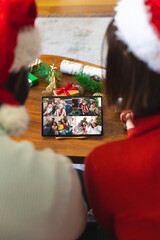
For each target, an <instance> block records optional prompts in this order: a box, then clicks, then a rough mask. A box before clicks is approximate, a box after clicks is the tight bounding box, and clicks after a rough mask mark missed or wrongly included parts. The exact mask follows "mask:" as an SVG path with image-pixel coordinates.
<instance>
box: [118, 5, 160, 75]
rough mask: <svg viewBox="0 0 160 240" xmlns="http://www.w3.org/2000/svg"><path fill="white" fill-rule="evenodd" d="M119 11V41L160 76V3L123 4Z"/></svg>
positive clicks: (119, 6)
mask: <svg viewBox="0 0 160 240" xmlns="http://www.w3.org/2000/svg"><path fill="white" fill-rule="evenodd" d="M115 11H116V14H115V21H114V24H115V26H116V27H117V32H116V35H117V37H118V39H119V40H121V41H123V42H124V43H125V44H126V45H127V46H128V51H131V52H132V53H133V54H134V55H135V56H136V57H137V58H138V59H139V60H141V61H143V62H145V63H146V64H147V66H148V68H149V69H151V70H153V71H155V72H157V73H160V0H120V1H119V2H118V4H117V6H116V8H115Z"/></svg>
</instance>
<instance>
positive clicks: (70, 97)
mask: <svg viewBox="0 0 160 240" xmlns="http://www.w3.org/2000/svg"><path fill="white" fill-rule="evenodd" d="M44 98H49V99H51V100H52V99H56V98H61V99H62V100H63V99H64V100H65V99H76V98H89V99H94V98H101V104H102V106H101V117H102V125H101V126H102V131H101V134H78V135H74V134H73V135H44V134H43V99H44ZM89 116H91V115H89ZM97 116H98V115H97ZM66 117H67V116H66ZM68 117H69V116H68ZM70 117H72V116H70ZM73 117H78V116H74V115H73ZM84 117H87V116H85V115H84ZM92 117H93V116H92ZM103 128H104V127H103V97H102V96H84V95H83V96H43V97H42V99H41V135H42V136H43V137H51V138H59V137H63V138H76V137H77V138H78V137H101V136H103V134H104V129H103Z"/></svg>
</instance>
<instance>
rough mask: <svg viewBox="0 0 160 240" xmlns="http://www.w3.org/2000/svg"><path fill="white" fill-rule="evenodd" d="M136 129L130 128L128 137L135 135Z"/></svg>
mask: <svg viewBox="0 0 160 240" xmlns="http://www.w3.org/2000/svg"><path fill="white" fill-rule="evenodd" d="M135 131H136V129H135V128H130V129H128V130H127V134H128V137H131V136H132V135H133V134H134V133H135Z"/></svg>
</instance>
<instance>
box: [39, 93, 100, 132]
mask: <svg viewBox="0 0 160 240" xmlns="http://www.w3.org/2000/svg"><path fill="white" fill-rule="evenodd" d="M102 135H103V101H102V97H99V96H91V97H88V96H83V97H79V96H77V97H76V96H75V97H72V96H69V97H55V96H54V97H53V96H52V97H42V136H44V137H47V136H52V137H82V136H102Z"/></svg>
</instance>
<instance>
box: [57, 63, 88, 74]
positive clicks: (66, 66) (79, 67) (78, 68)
mask: <svg viewBox="0 0 160 240" xmlns="http://www.w3.org/2000/svg"><path fill="white" fill-rule="evenodd" d="M83 68H84V66H83V64H81V63H75V62H71V61H68V60H63V61H62V62H61V65H60V71H61V72H62V73H66V74H70V75H75V74H78V73H80V72H82V71H83Z"/></svg>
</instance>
